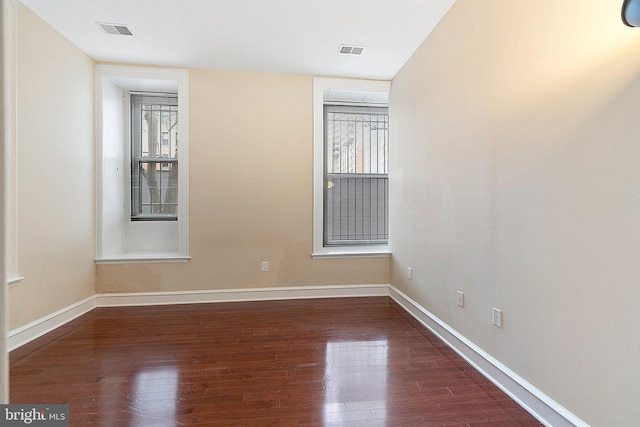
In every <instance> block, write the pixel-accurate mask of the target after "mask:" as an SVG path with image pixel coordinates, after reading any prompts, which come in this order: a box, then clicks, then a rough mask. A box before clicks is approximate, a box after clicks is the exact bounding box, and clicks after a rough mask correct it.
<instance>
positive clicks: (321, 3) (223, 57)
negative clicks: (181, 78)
mask: <svg viewBox="0 0 640 427" xmlns="http://www.w3.org/2000/svg"><path fill="white" fill-rule="evenodd" d="M22 2H23V3H24V4H25V5H26V6H27V7H29V8H30V9H31V10H33V11H34V12H35V13H36V14H37V15H39V16H40V17H41V18H42V19H44V20H45V21H46V22H48V23H49V24H50V25H51V26H52V27H54V28H55V29H56V30H58V31H59V32H60V33H62V34H63V35H64V36H65V37H67V38H68V39H69V40H71V42H72V43H74V44H75V45H76V46H78V47H79V48H80V49H81V50H82V51H84V52H85V53H86V54H87V55H89V56H90V57H91V58H93V59H95V60H97V61H105V62H119V63H127V64H144V65H164V66H173V67H193V68H214V69H225V70H240V71H255V72H267V73H282V74H304V75H315V76H334V77H356V78H370V79H383V80H388V79H391V78H392V77H393V76H394V75H395V74H396V73H397V72H398V71H399V70H400V68H401V67H402V65H403V64H404V63H405V62H406V61H407V60H408V59H409V57H410V56H411V55H412V54H413V52H415V50H416V49H417V48H418V46H419V45H420V44H421V43H422V41H423V40H424V39H425V37H426V36H427V35H428V34H429V32H431V30H432V29H433V28H434V27H435V25H436V24H437V23H438V21H439V20H440V19H441V18H442V17H443V16H444V14H445V13H446V12H447V10H449V8H450V7H451V5H452V4H453V3H454V2H455V0H315V1H314V0H55V1H52V0H22ZM96 22H109V23H116V24H125V25H127V26H128V28H129V29H130V30H131V32H132V33H133V36H116V35H108V34H106V33H104V32H103V31H102V29H101V28H100V27H98V26H97V25H96ZM341 44H348V45H356V46H365V47H366V49H365V51H364V54H363V55H362V56H352V55H338V49H339V46H340V45H341Z"/></svg>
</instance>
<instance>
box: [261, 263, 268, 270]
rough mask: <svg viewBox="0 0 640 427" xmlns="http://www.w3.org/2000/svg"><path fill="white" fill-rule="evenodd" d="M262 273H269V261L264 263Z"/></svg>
mask: <svg viewBox="0 0 640 427" xmlns="http://www.w3.org/2000/svg"><path fill="white" fill-rule="evenodd" d="M262 271H269V261H262Z"/></svg>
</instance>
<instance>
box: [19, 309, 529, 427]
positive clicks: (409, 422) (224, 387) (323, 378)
mask: <svg viewBox="0 0 640 427" xmlns="http://www.w3.org/2000/svg"><path fill="white" fill-rule="evenodd" d="M10 372H11V386H10V392H11V403H49V404H52V403H69V404H70V410H71V425H72V426H76V425H101V426H109V427H112V426H136V427H137V426H174V425H201V426H219V425H229V426H243V427H252V426H260V427H262V426H366V427H376V426H387V427H390V426H427V427H430V426H452V427H462V426H464V427H488V426H491V427H499V426H539V425H541V424H540V423H538V422H537V421H536V420H535V419H534V418H533V417H531V416H530V415H529V414H528V413H527V412H526V411H524V410H523V409H522V408H521V407H519V406H518V405H517V404H516V403H514V402H513V401H512V400H510V399H509V398H508V396H506V395H505V394H504V393H503V392H501V391H500V390H499V389H498V388H496V387H495V386H494V385H492V384H491V383H490V382H489V381H488V380H486V379H485V378H484V377H483V376H482V375H480V374H479V373H478V372H477V371H475V370H474V369H473V368H472V367H471V366H469V365H468V364H467V363H466V362H465V361H464V360H462V359H461V358H460V357H459V356H458V355H457V354H455V353H454V352H453V351H452V350H451V349H449V347H447V346H446V345H445V344H444V343H442V342H441V341H439V340H438V339H437V338H436V337H435V336H434V335H433V334H431V333H430V332H429V331H427V330H426V329H425V328H424V327H423V326H421V325H420V324H419V323H418V322H416V321H415V320H414V319H413V318H411V317H410V316H409V315H408V314H406V313H405V312H404V311H403V310H402V309H401V308H400V307H399V306H398V305H397V304H396V303H395V302H393V301H392V300H391V299H390V298H387V297H374V298H340V299H316V300H294V301H265V302H250V303H249V302H242V303H220V304H194V305H174V306H153V307H127V308H98V309H96V310H93V311H92V312H90V313H88V314H86V315H84V316H82V317H80V318H78V319H76V320H74V321H73V322H70V323H69V324H67V325H65V326H63V327H61V328H59V329H57V330H55V331H53V332H52V333H50V334H47V335H45V336H44V337H42V338H39V339H37V340H35V341H33V342H32V343H29V344H27V345H25V346H23V347H21V348H19V349H17V350H15V351H14V352H12V353H11V362H10Z"/></svg>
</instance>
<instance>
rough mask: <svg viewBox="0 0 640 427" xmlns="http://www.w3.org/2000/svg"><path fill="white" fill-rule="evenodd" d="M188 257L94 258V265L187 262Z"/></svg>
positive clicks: (153, 255) (144, 255) (132, 255)
mask: <svg viewBox="0 0 640 427" xmlns="http://www.w3.org/2000/svg"><path fill="white" fill-rule="evenodd" d="M190 259H191V257H189V256H177V255H176V254H139V253H136V254H122V255H120V256H114V257H105V258H95V259H94V261H95V263H96V264H148V263H169V262H187V261H189V260H190Z"/></svg>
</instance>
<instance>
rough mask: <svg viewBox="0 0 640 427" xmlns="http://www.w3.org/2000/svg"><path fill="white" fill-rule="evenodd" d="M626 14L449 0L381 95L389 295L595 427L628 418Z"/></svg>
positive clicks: (639, 371)
mask: <svg viewBox="0 0 640 427" xmlns="http://www.w3.org/2000/svg"><path fill="white" fill-rule="evenodd" d="M621 3H622V2H617V1H616V2H604V1H603V2H595V1H588V2H585V1H584V0H565V1H562V2H559V1H556V0H537V1H535V2H528V1H512V0H485V1H482V2H479V1H477V0H458V1H457V2H456V4H455V5H454V6H453V7H452V9H451V10H450V12H449V13H448V15H447V16H446V17H445V18H444V20H443V21H442V22H441V23H440V24H439V25H438V27H437V28H436V29H435V31H434V32H433V33H432V34H431V35H430V36H429V37H428V38H427V40H426V41H425V42H424V43H423V45H422V46H421V47H420V48H419V49H418V51H417V52H416V53H415V54H414V55H413V57H412V58H411V59H410V61H409V62H408V63H407V64H406V65H405V66H404V68H403V69H402V70H401V72H400V73H399V74H398V75H397V76H396V78H395V79H394V80H393V83H392V91H391V100H390V110H391V133H392V134H391V138H392V141H393V142H394V144H393V145H392V152H391V155H390V158H391V161H392V164H391V168H390V169H391V171H392V175H391V176H390V183H391V189H390V192H391V194H392V202H391V208H390V209H391V212H392V215H391V217H392V220H391V230H390V232H391V236H392V238H393V242H392V243H393V253H394V255H393V258H392V267H391V268H392V272H391V274H392V279H391V280H392V284H394V285H395V286H397V287H398V288H400V289H401V290H402V291H404V292H406V293H408V294H409V295H410V296H411V297H412V298H414V299H416V300H417V301H418V302H420V303H421V304H423V305H424V306H425V307H426V308H427V309H428V310H430V311H431V312H433V313H434V314H435V315H437V316H438V317H439V318H441V319H442V320H444V321H445V322H446V323H448V324H449V325H451V326H453V327H454V328H455V329H456V330H458V331H459V332H461V333H462V334H463V335H465V336H466V337H467V338H469V339H470V340H471V341H473V342H475V343H476V344H478V345H479V346H480V347H482V348H483V349H485V350H486V351H488V352H489V353H490V354H491V355H493V356H494V357H496V358H497V359H498V360H500V361H501V362H503V363H504V364H506V365H507V366H508V367H509V368H511V369H513V370H514V371H515V372H516V373H518V374H520V375H521V376H522V377H524V378H525V379H526V380H528V381H529V382H531V383H532V384H533V385H535V386H536V387H538V388H539V389H541V390H542V391H543V392H545V393H546V394H548V395H549V396H550V397H551V398H553V399H555V400H556V401H557V402H559V403H560V404H562V405H563V406H565V407H566V408H567V409H569V410H570V411H572V412H573V413H575V414H576V415H577V416H579V417H581V418H582V419H583V420H584V421H586V422H587V423H589V424H590V425H593V426H615V425H629V423H633V422H635V420H637V419H639V418H640V406H638V404H637V400H638V396H640V365H639V364H638V361H639V360H640V334H638V325H640V310H639V309H638V301H640V286H639V280H640V262H639V260H640V244H639V242H640V220H639V218H640V184H639V183H640V168H639V167H638V159H640V127H639V126H638V117H639V116H638V112H639V111H640V34H639V33H638V30H634V29H629V28H627V27H624V26H623V25H622V23H621V21H620V17H619V12H620V11H619V8H620V6H621ZM407 267H413V277H414V279H413V280H412V281H408V280H406V268H407ZM456 290H461V291H463V292H464V293H465V298H466V299H465V302H466V306H465V308H464V309H460V308H458V307H457V306H456V296H455V292H456ZM493 306H495V307H498V308H500V309H502V310H503V311H504V327H503V328H502V329H499V328H496V327H494V326H492V325H491V323H490V321H491V308H492V307H493Z"/></svg>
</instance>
